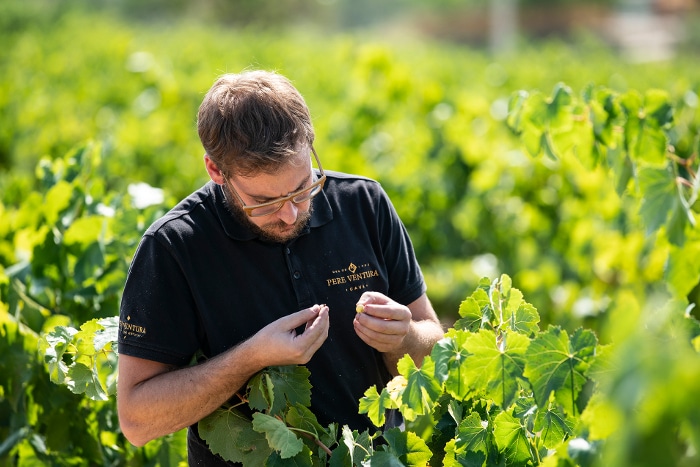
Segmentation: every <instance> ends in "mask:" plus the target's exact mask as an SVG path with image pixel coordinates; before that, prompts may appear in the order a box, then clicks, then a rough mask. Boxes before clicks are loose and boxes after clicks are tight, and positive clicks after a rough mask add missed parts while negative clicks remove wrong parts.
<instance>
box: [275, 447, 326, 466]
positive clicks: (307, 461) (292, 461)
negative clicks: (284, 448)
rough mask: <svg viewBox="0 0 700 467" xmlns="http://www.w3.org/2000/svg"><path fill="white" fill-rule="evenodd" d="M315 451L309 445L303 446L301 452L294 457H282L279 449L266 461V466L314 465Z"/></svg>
mask: <svg viewBox="0 0 700 467" xmlns="http://www.w3.org/2000/svg"><path fill="white" fill-rule="evenodd" d="M312 456H313V452H311V449H309V447H308V446H306V445H305V446H303V448H302V450H301V452H300V453H299V454H297V455H295V456H293V457H287V458H285V457H282V456H281V455H280V453H278V452H277V451H272V454H270V457H268V458H267V460H266V461H265V467H313V465H314V462H313V460H312V458H311V457H312Z"/></svg>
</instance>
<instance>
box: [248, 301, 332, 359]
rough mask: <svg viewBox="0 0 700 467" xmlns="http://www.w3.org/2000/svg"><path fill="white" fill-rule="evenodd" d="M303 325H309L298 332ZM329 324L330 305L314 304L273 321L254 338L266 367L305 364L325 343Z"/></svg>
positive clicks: (252, 339)
mask: <svg viewBox="0 0 700 467" xmlns="http://www.w3.org/2000/svg"><path fill="white" fill-rule="evenodd" d="M302 325H306V327H305V328H304V332H302V333H301V334H297V332H296V329H297V328H298V327H300V326H302ZM329 325H330V322H329V318H328V307H327V306H326V305H314V306H313V307H311V308H306V309H304V310H301V311H298V312H296V313H292V314H291V315H288V316H284V317H282V318H280V319H278V320H277V321H273V322H272V323H270V324H268V325H267V326H265V327H264V328H262V329H261V330H260V331H258V332H257V333H256V334H255V335H254V336H253V337H252V338H251V341H254V343H255V347H256V348H257V349H259V351H260V355H261V356H260V359H261V362H262V366H276V365H303V364H305V363H308V362H309V360H311V357H312V356H313V354H314V353H316V351H317V350H318V349H319V348H320V347H321V345H322V344H323V343H324V342H325V340H326V338H327V337H328V328H329Z"/></svg>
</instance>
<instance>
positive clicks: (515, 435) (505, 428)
mask: <svg viewBox="0 0 700 467" xmlns="http://www.w3.org/2000/svg"><path fill="white" fill-rule="evenodd" d="M493 425H494V428H493V434H494V439H495V441H496V446H498V450H499V451H500V452H502V453H503V455H504V457H505V465H507V466H510V465H512V466H521V465H527V464H528V463H530V462H534V459H533V458H532V453H531V452H530V443H529V441H528V433H527V429H526V428H525V427H524V426H522V425H521V424H520V422H519V421H518V420H517V419H515V418H513V417H512V416H511V415H510V414H509V413H508V412H501V413H499V414H498V415H496V418H495V419H494V422H493Z"/></svg>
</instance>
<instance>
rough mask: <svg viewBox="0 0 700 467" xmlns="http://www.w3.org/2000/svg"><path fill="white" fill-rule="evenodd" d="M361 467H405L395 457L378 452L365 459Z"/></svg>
mask: <svg viewBox="0 0 700 467" xmlns="http://www.w3.org/2000/svg"><path fill="white" fill-rule="evenodd" d="M362 467H405V465H404V464H403V463H402V462H401V461H400V460H399V459H398V458H397V457H396V456H395V455H393V454H391V453H389V452H385V451H378V452H375V453H373V454H371V455H370V456H369V457H367V459H366V460H365V461H364V462H362Z"/></svg>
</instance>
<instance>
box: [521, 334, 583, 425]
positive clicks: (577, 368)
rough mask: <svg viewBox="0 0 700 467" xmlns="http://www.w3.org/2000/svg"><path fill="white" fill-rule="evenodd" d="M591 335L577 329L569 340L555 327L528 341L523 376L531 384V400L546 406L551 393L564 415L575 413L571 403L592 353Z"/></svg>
mask: <svg viewBox="0 0 700 467" xmlns="http://www.w3.org/2000/svg"><path fill="white" fill-rule="evenodd" d="M595 345H596V338H595V335H594V334H593V332H591V331H589V330H583V329H579V330H578V331H576V333H575V334H574V336H573V337H572V339H571V341H570V340H569V336H568V334H567V333H566V331H563V330H562V329H561V328H560V327H558V326H550V328H549V329H548V330H547V331H546V332H544V333H542V334H540V335H539V336H538V337H536V338H535V339H533V340H532V342H531V343H530V347H529V349H528V352H527V356H526V359H527V365H526V367H525V376H526V377H527V378H528V379H529V380H530V384H531V385H532V389H533V393H534V396H535V401H536V402H537V404H538V405H539V406H540V407H546V406H547V402H548V400H549V396H550V395H551V394H552V392H554V394H555V397H556V399H557V401H559V403H560V404H562V406H563V407H564V409H565V410H566V412H567V413H569V414H573V413H575V410H576V404H575V401H576V399H577V397H578V394H579V392H580V391H581V387H582V386H583V383H585V381H586V377H585V376H584V372H585V371H586V370H587V368H588V364H589V362H590V360H591V359H592V357H593V355H594V352H595Z"/></svg>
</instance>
